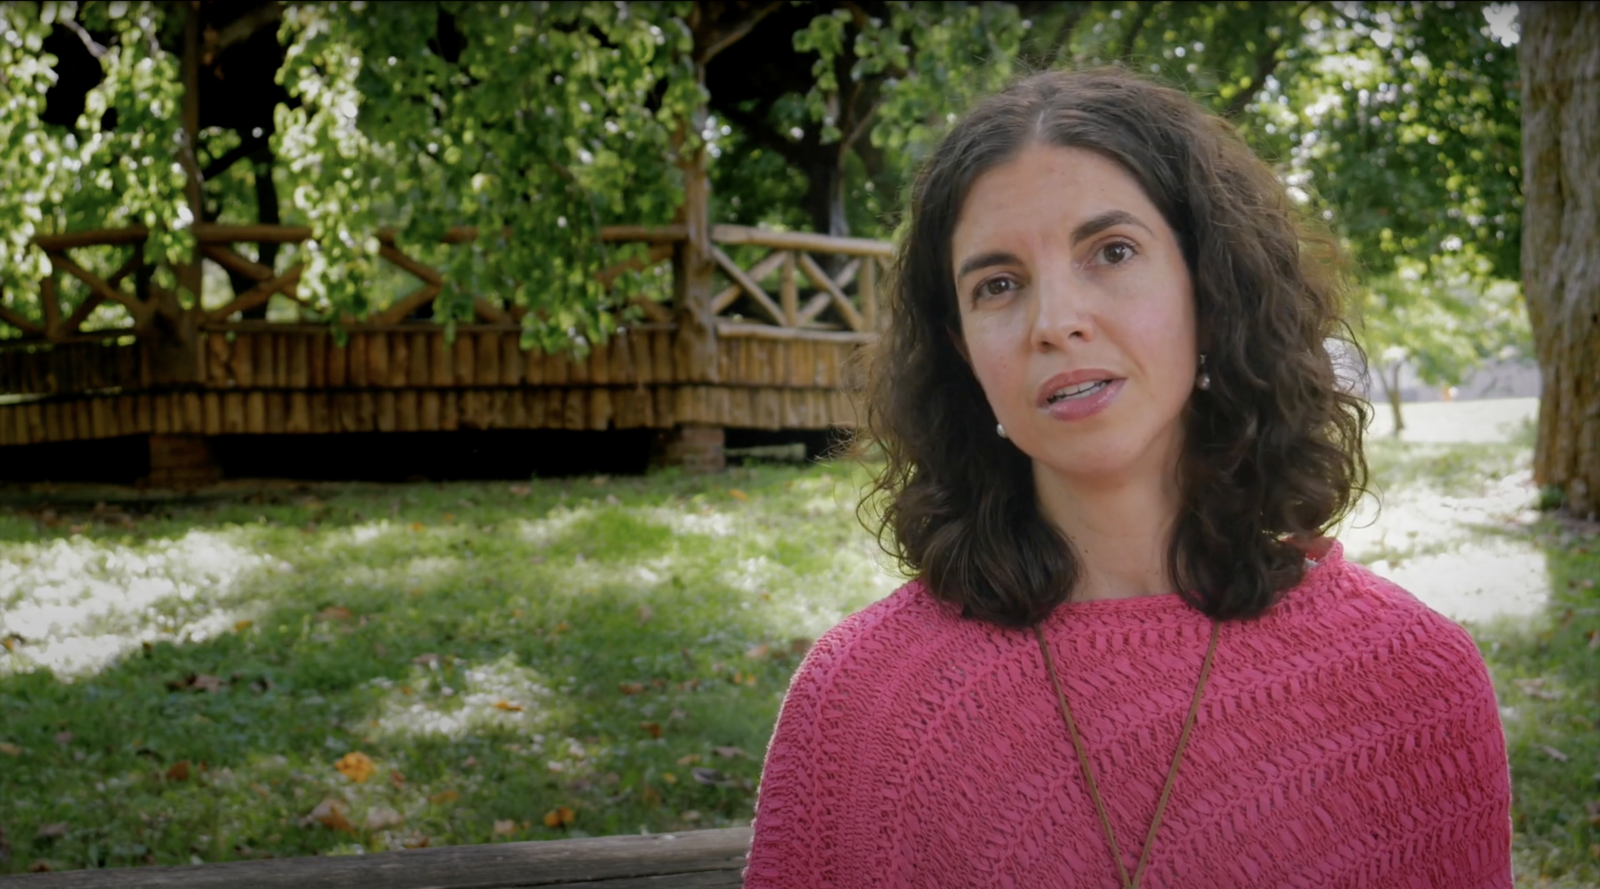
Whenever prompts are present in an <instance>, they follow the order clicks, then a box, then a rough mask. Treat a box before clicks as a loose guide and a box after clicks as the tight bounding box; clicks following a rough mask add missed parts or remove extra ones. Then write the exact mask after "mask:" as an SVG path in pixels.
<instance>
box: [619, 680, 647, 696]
mask: <svg viewBox="0 0 1600 889" xmlns="http://www.w3.org/2000/svg"><path fill="white" fill-rule="evenodd" d="M617 687H618V688H620V689H622V693H623V694H625V695H636V694H638V693H640V692H642V691H644V683H643V682H619V683H617Z"/></svg>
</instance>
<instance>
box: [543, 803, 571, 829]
mask: <svg viewBox="0 0 1600 889" xmlns="http://www.w3.org/2000/svg"><path fill="white" fill-rule="evenodd" d="M577 818H578V814H577V813H576V812H574V811H572V810H571V809H569V808H567V807H566V806H556V807H555V808H554V809H551V810H550V811H548V812H546V813H544V826H545V827H551V828H554V827H566V826H567V825H569V824H571V823H572V822H573V821H575V820H577Z"/></svg>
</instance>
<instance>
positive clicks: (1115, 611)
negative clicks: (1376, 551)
mask: <svg viewBox="0 0 1600 889" xmlns="http://www.w3.org/2000/svg"><path fill="white" fill-rule="evenodd" d="M1319 549H1321V557H1320V558H1313V557H1314V556H1316V554H1317V550H1316V549H1314V550H1313V551H1312V552H1311V553H1308V554H1307V558H1306V561H1307V563H1308V564H1307V566H1306V572H1305V574H1304V575H1303V576H1302V577H1301V578H1300V583H1299V584H1297V585H1295V586H1294V588H1292V589H1290V590H1289V591H1288V592H1286V593H1284V594H1283V601H1286V600H1288V599H1291V598H1295V597H1297V594H1298V593H1299V592H1300V590H1302V589H1305V588H1306V587H1307V586H1310V585H1311V584H1312V583H1313V582H1314V581H1316V580H1319V579H1320V578H1321V577H1322V576H1323V575H1324V574H1325V573H1326V572H1327V571H1329V570H1331V569H1332V568H1333V567H1335V566H1337V565H1338V564H1339V563H1340V562H1342V561H1344V546H1343V544H1341V543H1339V541H1337V540H1328V541H1327V543H1326V547H1325V548H1321V547H1319ZM1061 610H1064V611H1066V612H1067V613H1068V614H1073V615H1078V616H1093V615H1108V616H1109V615H1120V614H1152V613H1158V612H1176V611H1184V610H1192V609H1190V607H1189V604H1188V603H1187V602H1185V601H1184V600H1183V596H1182V595H1181V594H1179V593H1176V592H1172V593H1158V594H1156V595H1152V596H1134V597H1133V598H1131V599H1091V600H1088V601H1082V602H1075V601H1072V600H1068V601H1066V602H1063V603H1062V604H1061Z"/></svg>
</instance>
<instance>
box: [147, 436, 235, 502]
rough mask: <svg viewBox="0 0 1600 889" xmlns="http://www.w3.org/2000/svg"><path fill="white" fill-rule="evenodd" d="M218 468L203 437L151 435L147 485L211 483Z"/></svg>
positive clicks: (218, 475) (186, 486)
mask: <svg viewBox="0 0 1600 889" xmlns="http://www.w3.org/2000/svg"><path fill="white" fill-rule="evenodd" d="M221 478H222V469H221V467H219V466H218V465H217V462H216V458H215V457H213V456H212V453H211V446H210V444H209V443H208V442H207V441H206V437H205V436H203V435H151V436H150V478H149V483H150V484H151V485H153V486H155V487H158V488H179V489H189V488H197V487H200V486H202V485H210V484H215V483H216V482H218V481H220V480H221Z"/></svg>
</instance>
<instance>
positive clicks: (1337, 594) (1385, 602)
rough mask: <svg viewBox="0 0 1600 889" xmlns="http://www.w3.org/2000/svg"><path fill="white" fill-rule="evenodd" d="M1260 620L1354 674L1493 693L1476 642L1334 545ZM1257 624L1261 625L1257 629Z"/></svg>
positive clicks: (1425, 687) (1426, 687)
mask: <svg viewBox="0 0 1600 889" xmlns="http://www.w3.org/2000/svg"><path fill="white" fill-rule="evenodd" d="M1262 623H1263V624H1264V625H1265V626H1270V627H1271V628H1272V630H1274V631H1275V632H1274V633H1271V634H1270V635H1273V636H1277V637H1279V638H1281V639H1283V640H1284V642H1285V644H1288V645H1293V646H1294V648H1295V649H1297V650H1300V651H1302V652H1304V651H1307V650H1308V649H1312V648H1320V649H1321V650H1322V651H1324V652H1329V653H1332V652H1338V653H1339V654H1341V655H1343V657H1344V658H1345V659H1348V660H1349V662H1351V663H1353V664H1357V665H1360V666H1361V667H1363V669H1362V670H1361V671H1360V672H1363V673H1365V672H1369V671H1370V672H1374V673H1377V674H1380V675H1381V678H1382V679H1383V680H1384V682H1385V684H1389V683H1393V684H1394V685H1395V686H1396V687H1397V688H1398V687H1405V688H1409V689H1410V690H1412V691H1414V692H1417V693H1422V694H1439V693H1441V692H1448V694H1446V697H1457V698H1458V697H1459V696H1460V695H1470V696H1474V697H1478V698H1482V697H1484V696H1485V695H1487V696H1488V697H1489V698H1490V699H1491V700H1492V698H1493V686H1492V684H1491V682H1490V680H1489V675H1488V669H1487V667H1486V666H1485V664H1484V660H1483V655H1482V653H1481V652H1480V651H1479V650H1478V644H1477V642H1476V641H1475V640H1474V639H1473V638H1472V635H1471V634H1470V633H1468V632H1467V630H1466V629H1465V628H1463V627H1462V626H1461V625H1460V624H1458V623H1456V622H1455V621H1453V620H1451V619H1450V618H1448V617H1445V616H1444V615H1442V614H1440V613H1439V612H1437V611H1434V610H1433V609H1432V608H1430V607H1428V606H1427V605H1426V604H1425V603H1424V602H1422V601H1421V600H1420V599H1418V598H1417V597H1416V596H1414V595H1412V594H1411V593H1410V592H1408V591H1406V590H1405V589H1404V588H1402V587H1400V586H1399V585H1398V584H1395V583H1394V582H1392V581H1390V580H1387V579H1385V578H1383V577H1380V576H1378V575H1377V574H1375V573H1373V572H1372V571H1371V570H1370V569H1368V568H1366V567H1365V566H1363V565H1359V564H1356V563H1354V562H1347V561H1345V560H1344V558H1343V554H1342V551H1341V550H1340V549H1339V548H1338V545H1337V544H1335V545H1334V549H1333V550H1332V551H1331V552H1330V553H1328V557H1327V558H1325V559H1324V560H1323V561H1322V563H1321V564H1318V565H1317V566H1316V567H1314V568H1311V569H1310V570H1309V571H1308V573H1307V576H1306V579H1305V581H1304V582H1303V583H1302V584H1301V585H1300V586H1299V587H1297V588H1295V589H1294V590H1292V591H1291V592H1290V593H1289V594H1288V595H1286V596H1285V597H1284V600H1283V601H1282V602H1280V603H1279V605H1278V606H1275V607H1274V608H1273V609H1272V610H1271V611H1269V612H1268V614H1267V616H1266V617H1264V618H1263V620H1262ZM1265 626H1264V628H1265Z"/></svg>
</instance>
